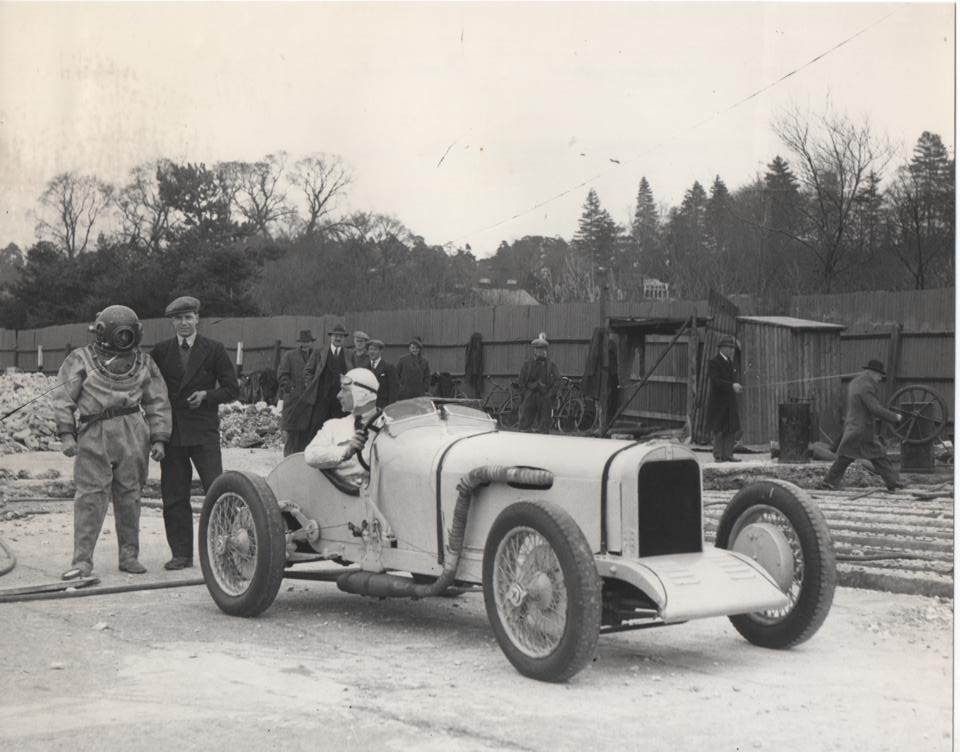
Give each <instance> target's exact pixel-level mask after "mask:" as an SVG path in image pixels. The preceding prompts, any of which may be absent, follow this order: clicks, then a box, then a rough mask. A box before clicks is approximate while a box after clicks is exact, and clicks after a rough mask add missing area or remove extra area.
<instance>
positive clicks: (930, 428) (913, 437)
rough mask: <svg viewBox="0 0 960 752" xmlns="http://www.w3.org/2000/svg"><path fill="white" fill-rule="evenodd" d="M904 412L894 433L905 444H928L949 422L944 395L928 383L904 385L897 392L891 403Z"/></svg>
mask: <svg viewBox="0 0 960 752" xmlns="http://www.w3.org/2000/svg"><path fill="white" fill-rule="evenodd" d="M888 404H889V407H890V409H891V410H894V411H895V412H898V413H900V414H901V415H903V420H901V421H900V422H899V423H897V424H896V425H895V426H893V433H894V434H895V435H896V436H897V438H899V439H900V440H901V441H902V442H904V443H905V444H926V443H928V442H930V441H933V440H934V439H936V438H937V437H938V436H939V435H940V433H941V432H942V431H943V427H944V426H945V425H946V424H947V406H946V403H944V401H943V398H942V397H940V395H939V394H937V393H936V392H934V391H933V390H931V389H927V387H925V386H919V385H917V386H905V387H903V388H902V389H898V390H897V391H896V392H894V394H893V396H892V397H891V398H890V402H889V403H888Z"/></svg>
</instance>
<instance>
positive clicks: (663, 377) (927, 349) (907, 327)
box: [0, 289, 955, 439]
mask: <svg viewBox="0 0 960 752" xmlns="http://www.w3.org/2000/svg"><path fill="white" fill-rule="evenodd" d="M733 300H734V302H735V303H736V306H737V308H738V309H739V311H740V313H741V314H743V315H754V314H763V313H766V311H761V310H757V302H756V301H755V300H753V299H752V298H749V297H746V296H737V297H736V298H734V299H733ZM784 309H785V310H788V311H789V313H790V315H792V316H796V317H799V318H806V319H813V320H817V321H827V322H830V323H835V324H842V325H844V326H845V327H846V329H845V330H844V332H843V333H842V335H841V338H840V368H841V371H842V373H843V374H844V375H845V377H846V378H849V375H850V374H852V373H854V372H856V371H858V370H859V369H860V367H861V366H862V365H863V364H864V363H866V361H867V360H869V359H870V358H880V359H881V360H884V361H885V362H887V363H888V364H891V368H892V364H893V363H895V362H897V361H895V360H894V359H893V358H892V357H891V356H892V355H893V354H894V352H895V351H894V350H893V349H891V348H892V347H894V345H896V347H898V348H899V350H898V352H899V358H898V360H899V363H900V366H899V373H898V374H897V379H896V383H898V384H899V385H904V384H906V383H914V384H922V385H925V386H928V387H930V388H931V389H933V390H934V391H936V392H937V393H938V394H940V395H941V396H942V397H943V398H944V400H946V402H947V405H948V409H949V414H950V416H951V429H950V430H951V431H952V416H953V408H954V395H953V391H954V328H955V327H954V310H955V306H954V290H953V289H949V290H927V291H919V292H906V293H854V294H843V295H814V296H799V297H794V298H792V299H791V300H790V301H789V307H786V306H784V307H783V308H782V309H781V310H780V311H776V313H783V312H784ZM691 315H697V316H708V315H709V306H708V304H707V301H696V302H693V301H649V302H643V303H625V302H606V303H604V302H598V303H570V304H558V305H540V306H513V305H500V306H482V307H475V308H457V309H444V310H423V311H364V312H357V313H347V314H345V315H344V316H331V315H323V316H274V317H269V318H216V317H206V316H204V317H202V318H201V331H202V333H203V334H205V335H206V336H209V337H212V338H214V339H217V340H219V341H221V342H223V343H224V344H225V345H226V346H227V348H228V349H229V350H230V352H231V355H232V356H233V357H236V355H237V353H238V349H239V348H240V347H242V350H243V356H242V358H243V371H244V372H246V373H250V372H252V371H256V370H259V369H263V368H274V367H275V366H276V363H277V361H278V360H279V357H280V354H281V353H283V352H285V351H286V350H288V349H291V348H293V347H295V346H296V343H295V341H296V339H297V336H298V334H299V332H300V330H301V329H310V330H311V331H312V332H313V334H314V336H315V337H316V338H317V340H318V342H317V344H318V345H322V344H323V343H324V342H325V340H326V332H327V331H329V329H330V328H331V327H332V326H333V325H334V324H336V323H342V324H344V326H346V328H347V329H348V331H351V332H352V331H353V330H355V329H362V330H363V331H365V332H367V333H368V334H369V335H371V336H374V337H377V338H379V339H382V340H383V341H384V342H385V345H386V347H385V351H384V357H385V358H386V359H387V360H389V361H393V362H395V361H396V360H397V359H398V358H399V357H400V356H401V355H403V354H404V353H405V352H406V350H407V345H408V343H409V340H410V338H411V337H413V336H419V337H421V338H422V339H423V342H424V355H425V356H426V357H427V359H428V360H429V362H430V367H431V369H432V370H434V371H439V372H444V371H446V372H449V373H451V374H453V375H454V376H457V377H458V376H462V374H463V371H464V360H465V357H464V356H465V348H466V344H467V343H468V342H469V340H470V337H471V335H472V334H473V333H474V332H479V333H480V334H481V336H482V337H483V343H484V373H485V375H486V376H488V377H492V378H494V379H500V380H504V379H506V378H508V377H515V376H516V374H517V373H518V371H519V369H520V365H521V364H522V362H523V361H524V359H525V358H527V357H528V356H529V352H530V349H529V343H530V340H531V339H533V338H534V337H535V336H536V335H537V334H538V333H539V332H545V333H546V334H547V337H548V339H549V340H550V343H551V346H550V357H551V358H552V359H553V360H554V361H555V362H556V363H557V365H558V366H559V368H560V371H561V373H563V374H565V375H571V376H580V375H582V374H583V370H584V366H585V361H586V356H587V349H588V345H589V342H590V337H591V334H592V332H593V329H594V328H595V327H597V326H601V325H602V324H604V323H605V322H606V321H607V318H608V317H610V316H633V317H649V318H677V319H683V318H687V317H689V316H691ZM143 323H144V338H143V345H144V349H145V350H149V349H151V348H152V346H153V345H154V344H155V343H156V342H158V341H160V340H161V339H165V338H167V337H170V336H173V330H172V327H171V325H170V322H169V320H167V319H149V320H146V321H144V322H143ZM901 324H902V328H901V327H900V325H901ZM894 331H896V332H897V336H896V342H893V332H894ZM670 339H671V338H670V337H663V336H650V337H647V341H646V347H645V352H644V358H642V359H638V362H643V363H646V364H648V365H650V364H653V363H655V362H656V361H657V359H658V358H659V356H660V355H661V353H662V352H663V349H664V348H666V346H667V343H668V342H669V341H670ZM89 341H90V333H89V331H88V329H87V325H86V324H69V325H64V326H52V327H46V328H43V329H28V330H20V331H12V330H2V329H0V368H8V367H11V366H16V367H18V368H19V369H21V370H27V371H33V370H37V369H38V365H39V363H38V360H39V358H38V355H39V353H40V352H42V370H43V371H44V372H47V373H55V372H56V371H57V369H58V368H59V366H60V363H61V362H62V360H63V358H64V357H65V356H66V353H67V352H68V351H69V348H72V347H77V346H79V345H83V344H86V343H87V342H89ZM700 341H701V342H703V337H702V332H701V337H700ZM348 344H349V341H348ZM677 345H678V346H676V347H674V349H673V351H672V352H671V353H670V354H669V355H668V356H667V358H666V359H665V360H664V361H663V362H662V363H661V364H660V366H659V367H658V368H657V371H656V373H655V374H653V375H652V377H651V378H650V379H649V381H648V383H647V384H646V385H645V386H644V388H643V389H642V390H641V392H640V394H639V395H638V396H637V399H636V400H635V402H634V403H632V404H631V409H629V410H627V411H626V413H625V416H626V417H630V416H633V417H637V418H642V419H645V420H648V419H649V420H654V421H656V420H663V421H665V422H667V423H670V422H678V421H680V420H681V419H682V417H683V416H686V415H687V413H688V404H687V403H688V399H689V390H688V385H687V381H688V373H689V371H690V364H689V363H688V349H687V346H686V345H687V341H686V338H685V337H682V338H681V339H680V340H679V341H678V342H677ZM707 355H708V356H709V355H712V353H709V354H707ZM699 361H700V363H699V364H694V365H695V367H697V366H698V365H702V364H704V363H705V362H706V359H705V357H704V353H703V352H701V354H700V357H699ZM643 375H644V374H642V373H639V372H635V373H631V374H629V375H627V374H623V373H621V378H620V386H621V387H622V388H628V387H630V386H631V384H632V383H635V382H637V381H639V380H640V379H641V378H642V377H643ZM625 377H626V378H625ZM892 385H893V381H892V380H891V382H890V386H892ZM841 408H842V405H833V406H830V407H828V408H825V409H831V410H834V411H839V410H840V409H841ZM769 438H771V439H773V438H776V437H774V436H771V437H769Z"/></svg>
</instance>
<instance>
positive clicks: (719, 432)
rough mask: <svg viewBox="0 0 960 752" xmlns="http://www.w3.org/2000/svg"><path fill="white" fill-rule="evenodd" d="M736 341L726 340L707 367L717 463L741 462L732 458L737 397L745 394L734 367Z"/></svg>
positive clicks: (708, 424) (710, 426) (708, 425)
mask: <svg viewBox="0 0 960 752" xmlns="http://www.w3.org/2000/svg"><path fill="white" fill-rule="evenodd" d="M736 346H737V341H736V340H735V339H734V338H733V337H723V338H722V339H721V340H720V344H719V346H718V349H719V351H720V352H719V353H717V355H715V356H714V357H712V358H711V359H710V362H709V364H708V365H707V379H708V380H709V382H710V390H709V393H708V399H707V420H706V428H707V430H708V431H710V432H711V433H712V434H713V458H714V459H715V460H716V461H717V462H739V461H740V460H738V459H736V458H735V457H734V456H733V447H734V445H735V444H736V441H737V433H738V432H739V431H740V414H739V412H738V411H737V395H738V394H740V392H741V391H742V390H743V387H742V386H741V384H740V372H739V369H738V368H737V365H736V363H734V360H733V358H734V354H735V353H736Z"/></svg>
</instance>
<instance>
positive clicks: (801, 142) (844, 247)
mask: <svg viewBox="0 0 960 752" xmlns="http://www.w3.org/2000/svg"><path fill="white" fill-rule="evenodd" d="M773 130H774V132H775V133H776V134H777V136H778V137H779V138H780V140H781V141H782V142H783V143H784V145H785V146H786V147H787V148H788V149H789V150H790V151H791V152H793V154H794V155H795V156H796V157H797V159H796V162H795V163H794V165H795V169H796V175H797V178H798V180H799V182H800V186H801V190H802V192H803V193H804V194H805V198H806V201H804V202H802V203H801V205H800V213H801V217H802V221H801V222H800V225H799V228H798V230H797V231H796V232H787V231H784V232H786V234H787V235H788V236H789V237H791V238H793V239H794V240H796V241H798V242H799V243H801V244H802V245H803V247H804V248H806V249H807V250H809V252H810V253H811V254H812V256H813V258H814V260H815V262H816V266H817V272H818V276H819V277H820V281H821V283H822V284H823V286H824V288H825V290H826V291H828V292H829V290H830V287H831V285H832V284H833V282H834V281H835V280H836V278H837V277H838V276H839V275H840V274H841V273H842V272H844V271H846V270H847V268H848V267H849V266H850V264H851V263H852V260H853V259H854V258H855V254H854V253H853V251H854V250H855V246H856V243H855V240H854V238H853V237H852V235H853V232H852V231H853V225H854V220H855V216H856V212H857V208H858V200H859V199H860V196H861V193H862V192H863V190H864V189H865V187H866V185H867V182H868V179H869V176H870V174H871V173H876V174H877V175H880V174H881V173H882V172H883V169H884V168H885V167H886V165H887V163H888V162H889V161H890V158H891V157H892V154H893V152H892V149H891V148H890V146H889V145H888V144H887V143H885V142H881V141H879V140H878V139H876V138H875V137H874V135H873V133H872V132H871V130H870V124H869V123H864V124H863V125H857V124H855V123H853V122H852V121H851V120H850V119H849V118H847V117H846V116H845V115H842V114H839V113H837V112H834V111H833V110H831V109H830V108H829V107H828V108H827V109H826V110H825V111H824V113H823V114H820V115H809V114H806V113H802V112H801V111H800V110H793V111H791V112H788V113H786V114H784V115H782V116H780V117H779V118H777V119H776V120H775V121H774V123H773Z"/></svg>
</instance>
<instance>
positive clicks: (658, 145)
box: [437, 10, 898, 243]
mask: <svg viewBox="0 0 960 752" xmlns="http://www.w3.org/2000/svg"><path fill="white" fill-rule="evenodd" d="M896 13H898V10H893V11H891V12H890V13H887V14H886V15H885V16H882V17H881V18H879V19H877V20H876V21H873V22H872V23H869V24H867V25H866V26H864V27H863V28H861V29H860V30H859V31H857V32H855V33H854V34H851V35H850V36H849V37H846V38H845V39H843V40H841V41H840V42H837V43H836V44H835V45H833V46H832V47H830V48H828V49H826V50H824V51H823V52H821V53H819V54H817V55H815V56H814V57H812V58H810V60H808V61H807V62H805V63H804V64H803V65H800V66H798V67H797V68H794V69H793V70H791V71H789V72H787V73H785V74H783V75H782V76H780V77H779V78H777V79H776V80H774V81H772V82H770V83H769V84H767V85H766V86H763V87H761V88H759V89H757V90H756V91H754V92H752V93H750V94H748V95H747V96H745V97H743V98H742V99H739V100H737V101H736V102H734V103H733V104H731V105H729V106H728V107H725V108H723V109H720V110H717V111H716V112H714V113H713V114H712V115H709V116H708V117H706V118H704V119H703V120H700V121H699V122H697V123H694V124H693V125H690V126H687V127H686V128H681V129H674V130H673V133H674V135H673V136H671V137H670V138H666V139H663V140H662V141H659V142H657V143H655V144H653V145H652V146H651V147H649V148H648V149H645V150H644V151H642V152H640V153H639V154H637V155H635V156H634V157H631V158H629V159H626V160H621V161H617V160H610V161H611V162H614V163H615V164H617V165H618V166H623V164H630V163H631V162H636V161H637V160H638V159H640V158H641V157H645V156H647V155H649V154H651V153H653V152H654V151H656V150H657V149H659V148H661V147H662V146H664V145H665V144H667V143H670V142H671V141H676V140H677V139H679V138H680V136H681V135H686V134H687V133H690V132H692V131H695V130H696V129H698V128H700V127H702V126H704V125H706V124H707V123H709V122H711V121H713V120H715V119H716V118H718V117H720V116H721V115H725V114H727V113H728V112H732V111H733V110H735V109H737V108H738V107H740V106H741V105H743V104H746V103H747V102H749V101H750V100H752V99H755V98H756V97H759V96H760V95H762V94H764V93H766V92H768V91H770V90H771V89H773V88H774V87H776V86H778V85H780V84H782V83H783V82H784V81H786V80H787V79H789V78H792V77H793V76H795V75H797V74H798V73H800V72H802V71H803V70H805V69H806V68H809V67H810V66H812V65H815V64H816V63H818V62H820V61H821V60H823V59H824V58H825V57H827V56H828V55H830V54H832V53H834V52H836V51H837V50H839V49H840V48H842V47H844V46H846V45H847V44H849V43H850V42H852V41H853V40H855V39H856V38H857V37H859V36H862V35H863V34H865V33H867V32H868V31H870V30H871V29H873V28H874V27H875V26H878V25H879V24H882V23H883V22H884V21H886V20H887V19H888V18H890V17H891V16H893V15H895V14H896ZM454 143H456V142H454ZM453 145H454V144H450V146H449V147H447V151H446V152H444V154H443V157H442V158H441V159H440V162H443V160H444V159H446V157H447V153H448V152H449V151H450V149H451V148H452V147H453ZM437 166H438V167H439V166H440V165H439V163H438V165H437ZM613 169H615V168H607V169H604V170H601V171H600V172H598V173H596V174H595V175H593V176H591V177H589V178H586V179H585V180H581V181H580V182H579V183H577V184H576V185H572V186H570V187H569V188H566V189H564V190H562V191H560V192H559V193H557V194H555V195H553V196H551V197H549V198H547V199H544V200H543V201H539V202H537V203H536V204H534V205H533V206H531V207H529V208H528V209H525V210H523V211H519V212H517V213H515V214H513V215H511V216H510V217H507V218H505V219H501V220H499V221H497V222H494V223H493V224H490V225H487V226H486V227H482V228H480V229H478V230H474V231H472V232H468V233H466V234H464V235H461V236H459V237H457V238H455V239H454V240H453V242H454V243H459V242H460V241H462V240H465V239H467V238H472V237H474V236H476V235H480V234H482V233H485V232H489V231H490V230H494V229H496V228H497V227H500V226H501V225H504V224H506V223H508V222H512V221H513V220H515V219H519V218H520V217H523V216H526V215H527V214H531V213H532V212H535V211H537V210H538V209H541V208H543V207H544V206H546V205H548V204H551V203H553V202H554V201H557V200H558V199H561V198H563V197H564V196H567V195H569V194H570V193H572V192H573V191H576V190H579V189H581V188H583V187H584V186H587V185H589V184H590V183H593V182H594V181H595V180H599V179H600V178H602V177H604V176H606V175H608V174H609V173H610V172H611V171H612V170H613Z"/></svg>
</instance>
